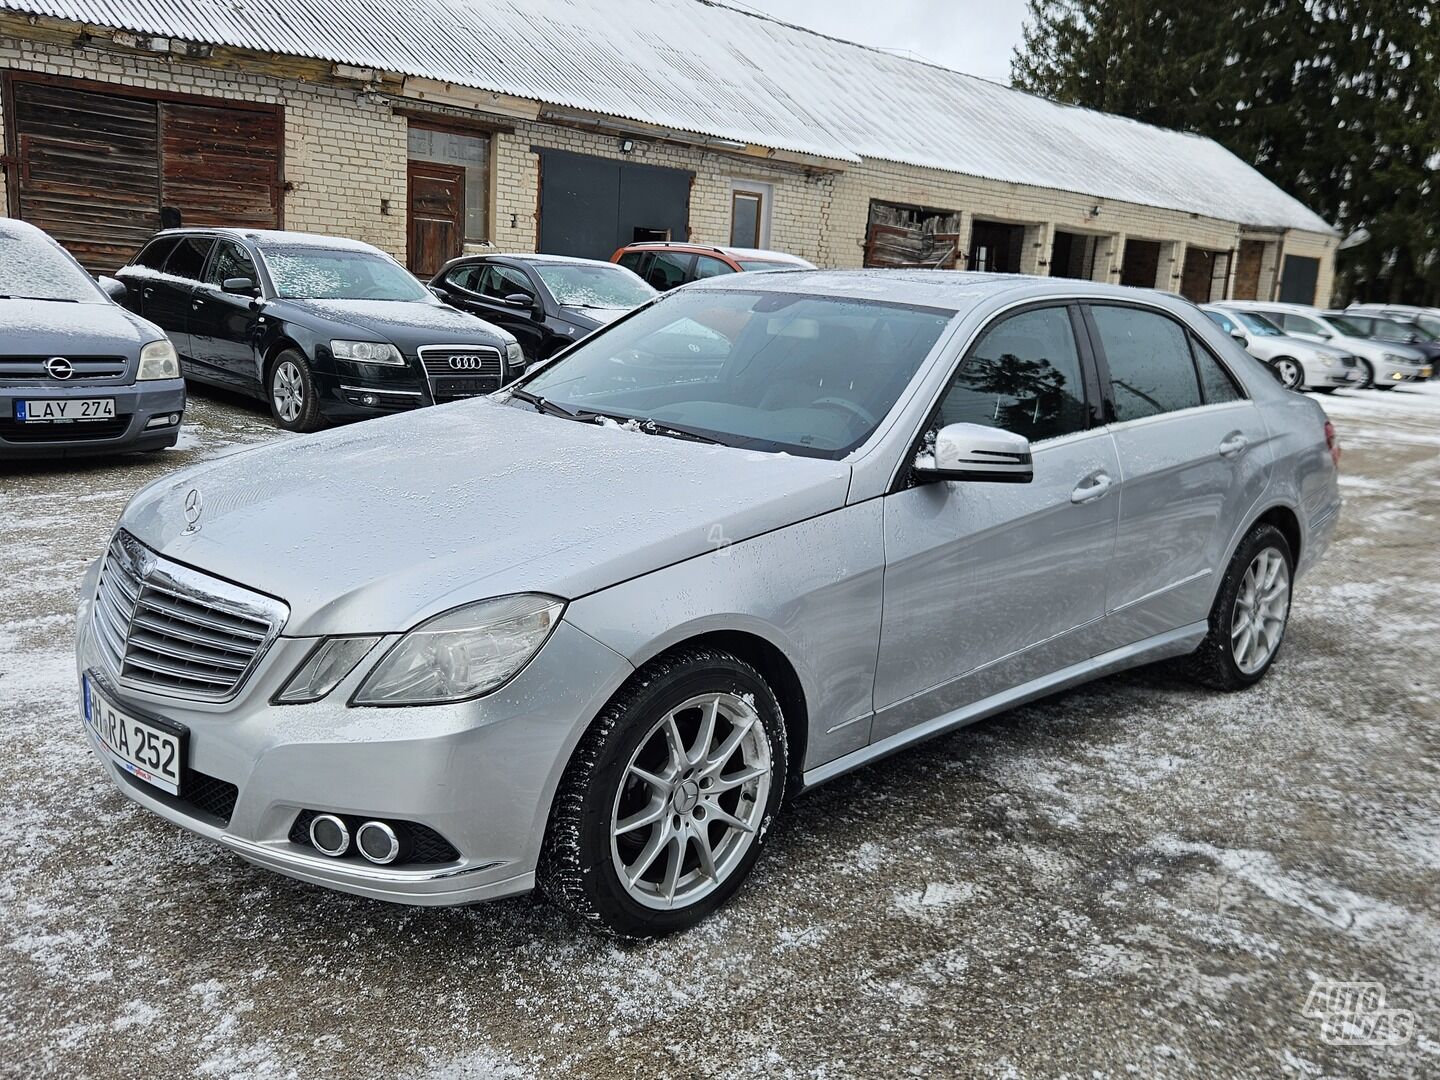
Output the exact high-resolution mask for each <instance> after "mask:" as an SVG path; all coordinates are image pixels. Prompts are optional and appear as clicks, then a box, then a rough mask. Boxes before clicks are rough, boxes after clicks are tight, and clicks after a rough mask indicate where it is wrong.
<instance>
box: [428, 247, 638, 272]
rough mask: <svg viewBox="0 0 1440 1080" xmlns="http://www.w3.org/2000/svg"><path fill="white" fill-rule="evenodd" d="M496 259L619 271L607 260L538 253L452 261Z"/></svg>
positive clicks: (470, 256)
mask: <svg viewBox="0 0 1440 1080" xmlns="http://www.w3.org/2000/svg"><path fill="white" fill-rule="evenodd" d="M497 259H510V260H512V261H513V262H519V263H544V264H547V265H556V266H604V267H608V268H609V269H611V270H614V269H621V270H623V269H624V267H618V268H617V267H616V266H615V264H614V263H612V262H610V261H609V260H607V259H582V258H580V256H578V255H542V254H540V253H538V252H534V253H531V252H519V251H516V252H498V251H497V252H490V253H486V254H482V255H461V256H460V257H459V258H458V259H456V260H454V262H455V263H464V262H493V261H495V260H497ZM452 265H453V264H452Z"/></svg>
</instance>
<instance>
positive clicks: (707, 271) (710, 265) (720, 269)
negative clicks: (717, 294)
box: [695, 255, 735, 281]
mask: <svg viewBox="0 0 1440 1080" xmlns="http://www.w3.org/2000/svg"><path fill="white" fill-rule="evenodd" d="M734 272H735V271H734V270H732V269H731V268H730V264H729V263H727V262H724V261H722V260H720V259H717V258H714V257H713V256H710V255H697V256H695V280H696V281H699V280H700V279H701V278H707V277H719V276H720V275H721V274H733V273H734Z"/></svg>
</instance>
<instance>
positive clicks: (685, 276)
mask: <svg viewBox="0 0 1440 1080" xmlns="http://www.w3.org/2000/svg"><path fill="white" fill-rule="evenodd" d="M694 268H695V256H694V255H687V254H684V253H683V252H677V251H657V252H655V257H654V258H653V259H651V260H650V266H649V268H648V269H647V270H646V271H645V273H644V275H643V277H644V278H645V280H646V281H648V282H649V283H650V285H651V287H652V288H655V289H659V290H660V291H661V292H664V291H665V290H666V289H673V288H675V286H676V285H684V284H685V282H687V281H689V280H690V278H691V272H692V271H693V270H694Z"/></svg>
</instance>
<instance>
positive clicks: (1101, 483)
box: [1070, 469, 1114, 504]
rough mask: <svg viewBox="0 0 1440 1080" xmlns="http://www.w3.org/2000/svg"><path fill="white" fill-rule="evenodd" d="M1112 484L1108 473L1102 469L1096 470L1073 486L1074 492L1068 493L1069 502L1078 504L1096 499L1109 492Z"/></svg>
mask: <svg viewBox="0 0 1440 1080" xmlns="http://www.w3.org/2000/svg"><path fill="white" fill-rule="evenodd" d="M1113 484H1114V481H1113V480H1111V479H1110V474H1109V473H1107V472H1106V471H1105V470H1104V469H1097V470H1096V471H1095V472H1093V473H1091V474H1090V475H1089V476H1087V477H1085V479H1084V480H1081V481H1080V483H1078V484H1076V485H1075V490H1074V491H1072V492H1070V501H1071V502H1072V503H1076V504H1079V503H1087V502H1090V501H1092V500H1094V499H1098V498H1100V497H1101V496H1103V495H1104V494H1105V493H1106V492H1107V491H1109V490H1110V488H1111V486H1112V485H1113Z"/></svg>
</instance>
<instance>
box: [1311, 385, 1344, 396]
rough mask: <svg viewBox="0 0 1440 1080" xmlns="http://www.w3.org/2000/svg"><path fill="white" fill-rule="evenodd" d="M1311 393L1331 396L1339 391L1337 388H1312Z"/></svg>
mask: <svg viewBox="0 0 1440 1080" xmlns="http://www.w3.org/2000/svg"><path fill="white" fill-rule="evenodd" d="M1310 389H1311V391H1312V392H1313V393H1316V394H1333V393H1335V391H1336V390H1338V389H1339V387H1337V386H1312V387H1311V388H1310Z"/></svg>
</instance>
